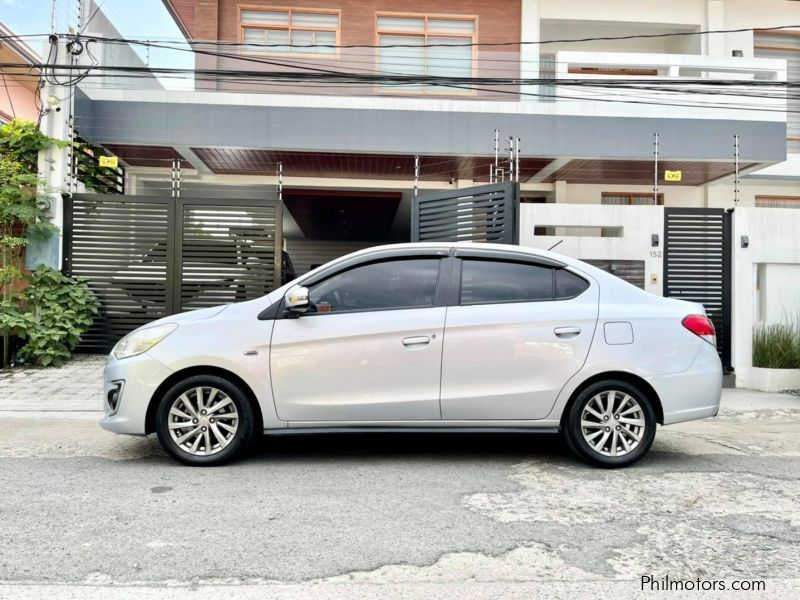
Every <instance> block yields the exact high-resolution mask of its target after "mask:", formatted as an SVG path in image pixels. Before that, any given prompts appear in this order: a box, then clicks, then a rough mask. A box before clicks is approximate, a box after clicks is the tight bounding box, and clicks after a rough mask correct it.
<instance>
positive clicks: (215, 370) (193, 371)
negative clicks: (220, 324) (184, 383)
mask: <svg viewBox="0 0 800 600" xmlns="http://www.w3.org/2000/svg"><path fill="white" fill-rule="evenodd" d="M195 375H214V376H216V377H222V378H223V379H227V380H228V381H230V382H231V383H233V384H235V385H237V386H238V387H239V388H241V390H242V391H243V392H244V393H245V396H247V399H248V401H249V402H250V405H251V407H252V408H253V415H254V416H255V418H256V431H257V432H260V431H262V430H263V429H264V426H263V422H264V419H263V417H262V415H261V406H260V405H259V403H258V398H256V395H255V393H254V392H253V389H252V388H251V387H250V386H249V385H247V383H246V382H245V381H244V380H243V379H242V378H241V377H239V376H238V375H236V373H233V372H232V371H228V370H227V369H223V368H221V367H211V366H193V367H187V368H185V369H181V370H180V371H175V372H174V373H172V374H171V375H170V376H169V377H167V378H166V379H165V380H164V381H162V382H161V384H160V385H159V386H158V388H156V391H155V392H153V395H152V397H151V398H150V402H149V403H148V405H147V414H146V415H145V421H144V427H145V434H150V433H153V432H155V430H156V412H157V411H158V404H159V402H161V398H163V397H164V394H165V393H166V392H167V390H168V389H169V388H171V387H172V386H173V385H175V384H176V383H178V382H179V381H181V380H182V379H186V378H188V377H193V376H195Z"/></svg>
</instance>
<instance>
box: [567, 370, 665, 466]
mask: <svg viewBox="0 0 800 600" xmlns="http://www.w3.org/2000/svg"><path fill="white" fill-rule="evenodd" d="M612 390H615V391H619V392H624V393H625V394H627V395H628V396H630V397H631V398H633V399H634V400H635V401H636V402H637V403H638V404H639V406H640V407H641V413H642V417H643V419H644V431H643V432H641V435H640V438H641V439H640V441H639V442H638V445H637V446H636V447H634V448H633V449H632V450H631V451H629V452H628V453H626V454H624V455H622V456H609V455H607V454H603V453H602V452H600V451H598V450H596V449H595V448H593V447H592V446H591V445H590V444H589V442H587V441H586V439H585V438H584V435H583V432H582V428H581V417H582V415H583V411H584V408H585V407H586V405H587V404H588V403H589V401H590V400H591V399H592V398H594V397H595V396H597V395H598V394H602V393H603V392H610V391H612ZM601 397H602V396H601ZM607 398H608V397H607V396H606V402H607ZM612 418H613V416H612ZM587 431H589V432H592V429H587ZM612 433H613V432H612ZM561 434H562V435H563V436H564V440H565V442H566V444H567V446H568V447H569V449H570V450H571V451H572V452H573V453H574V454H575V455H576V456H578V458H580V459H581V460H584V461H586V462H587V463H589V464H591V465H594V466H597V467H603V468H607V469H615V468H619V467H627V466H628V465H632V464H633V463H635V462H636V461H638V460H639V459H641V458H642V457H643V456H644V455H645V454H647V451H648V450H649V449H650V446H651V445H652V444H653V440H654V439H655V436H656V413H655V409H654V408H653V405H652V403H651V401H650V399H649V398H648V397H647V395H646V394H644V393H643V392H642V391H641V390H640V389H639V388H637V387H636V386H634V385H631V384H630V383H627V382H625V381H620V380H618V379H608V380H605V381H598V382H597V383H593V384H592V385H590V386H589V387H587V388H586V389H585V390H583V391H582V392H581V393H580V394H578V397H577V398H575V401H574V402H573V403H572V404H571V405H570V407H569V410H568V411H567V413H566V415H565V416H564V420H563V422H562V427H561ZM619 447H621V446H619Z"/></svg>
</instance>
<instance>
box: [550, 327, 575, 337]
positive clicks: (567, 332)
mask: <svg viewBox="0 0 800 600" xmlns="http://www.w3.org/2000/svg"><path fill="white" fill-rule="evenodd" d="M553 333H555V334H556V337H560V338H562V339H569V338H574V337H577V336H578V335H580V333H581V328H580V327H556V328H555V329H554V330H553Z"/></svg>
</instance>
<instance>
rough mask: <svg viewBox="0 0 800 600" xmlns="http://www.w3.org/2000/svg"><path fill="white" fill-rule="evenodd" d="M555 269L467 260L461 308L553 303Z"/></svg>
mask: <svg viewBox="0 0 800 600" xmlns="http://www.w3.org/2000/svg"><path fill="white" fill-rule="evenodd" d="M553 290H554V277H553V269H552V268H550V267H543V266H540V265H532V264H527V263H513V262H501V261H495V260H464V261H463V262H462V267H461V304H489V303H496V304H499V303H505V302H536V301H537V300H552V299H553Z"/></svg>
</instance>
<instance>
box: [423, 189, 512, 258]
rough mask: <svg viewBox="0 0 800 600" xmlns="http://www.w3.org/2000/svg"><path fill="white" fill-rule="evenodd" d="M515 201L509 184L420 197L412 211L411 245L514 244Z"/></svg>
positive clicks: (449, 191) (435, 193)
mask: <svg viewBox="0 0 800 600" xmlns="http://www.w3.org/2000/svg"><path fill="white" fill-rule="evenodd" d="M518 198H519V185H518V184H516V183H511V182H506V183H495V184H490V185H482V186H478V187H471V188H465V189H461V190H448V191H446V192H434V193H430V194H422V195H420V196H419V197H418V198H415V199H414V204H413V207H412V211H411V241H412V242H434V241H436V242H494V243H498V244H517V243H518V242H519V231H518V228H517V220H518V213H519V201H518Z"/></svg>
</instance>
